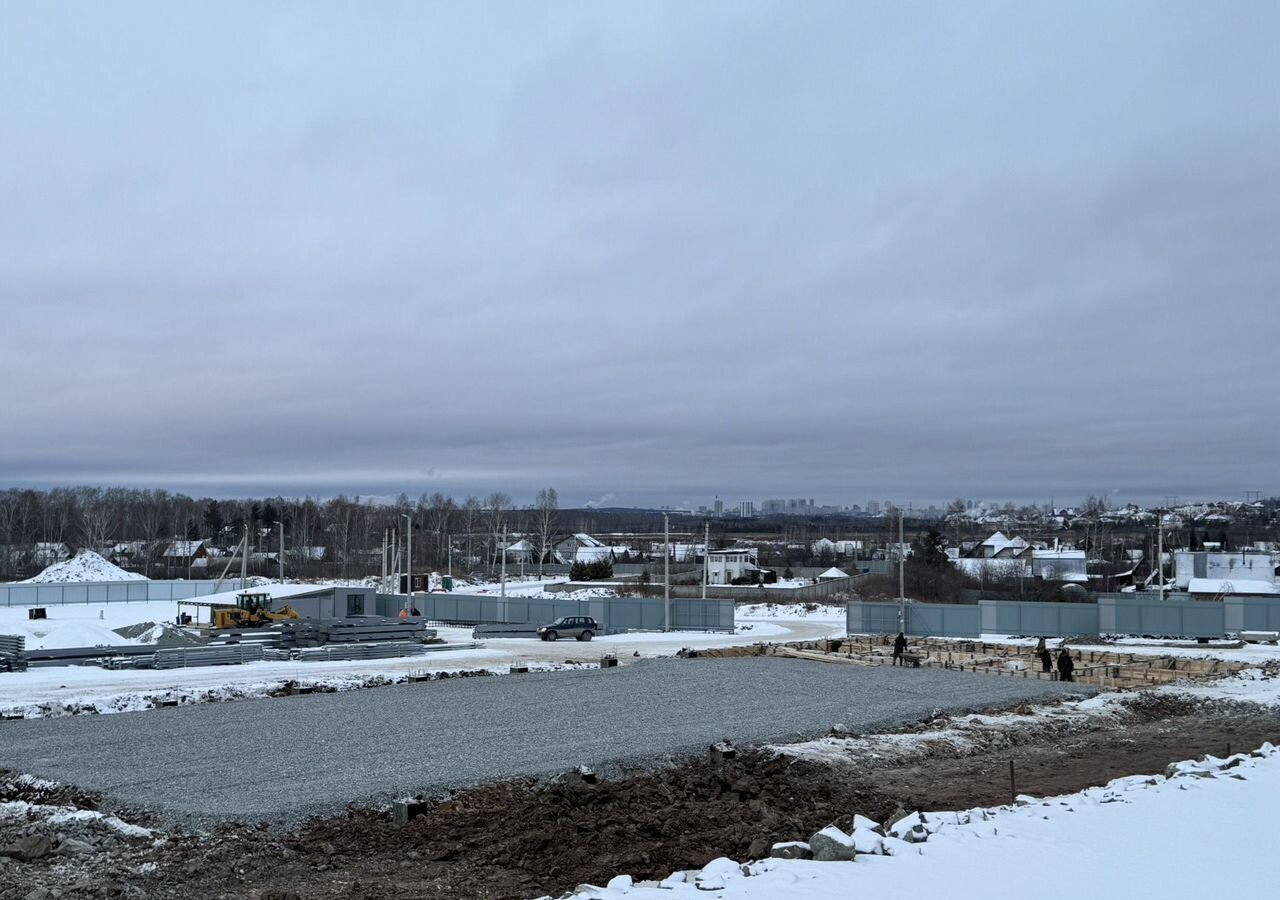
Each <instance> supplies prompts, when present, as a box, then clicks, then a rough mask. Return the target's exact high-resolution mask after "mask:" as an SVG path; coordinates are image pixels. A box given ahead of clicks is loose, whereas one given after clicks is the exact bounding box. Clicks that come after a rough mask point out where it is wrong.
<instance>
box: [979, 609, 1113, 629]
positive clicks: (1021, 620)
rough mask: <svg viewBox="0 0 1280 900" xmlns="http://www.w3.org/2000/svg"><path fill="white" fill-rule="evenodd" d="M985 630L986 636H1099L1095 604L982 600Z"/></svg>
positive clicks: (983, 627) (983, 626)
mask: <svg viewBox="0 0 1280 900" xmlns="http://www.w3.org/2000/svg"><path fill="white" fill-rule="evenodd" d="M979 606H980V608H981V610H982V613H981V615H982V631H983V632H984V633H986V634H1020V635H1021V634H1032V635H1039V636H1043V637H1071V636H1073V635H1078V634H1097V633H1098V631H1099V627H1098V606H1097V604H1095V603H1040V602H1035V601H1017V600H983V601H982V602H981V603H980V604H979Z"/></svg>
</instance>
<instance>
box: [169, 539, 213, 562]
mask: <svg viewBox="0 0 1280 900" xmlns="http://www.w3.org/2000/svg"><path fill="white" fill-rule="evenodd" d="M162 559H163V562H164V565H166V566H178V567H184V568H185V567H190V568H192V569H202V568H205V567H206V566H208V565H209V548H208V547H207V546H206V545H205V542H204V541H174V542H173V543H171V544H169V546H167V547H165V548H164V554H163V556H162Z"/></svg>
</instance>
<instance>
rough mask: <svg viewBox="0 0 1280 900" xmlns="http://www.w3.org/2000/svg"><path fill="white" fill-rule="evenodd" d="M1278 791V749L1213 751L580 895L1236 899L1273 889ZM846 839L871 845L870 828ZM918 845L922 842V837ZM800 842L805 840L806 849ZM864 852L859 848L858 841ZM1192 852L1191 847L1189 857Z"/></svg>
mask: <svg viewBox="0 0 1280 900" xmlns="http://www.w3.org/2000/svg"><path fill="white" fill-rule="evenodd" d="M1276 797H1280V750H1278V749H1277V748H1275V747H1273V746H1271V745H1270V744H1264V745H1263V746H1262V747H1261V748H1260V749H1258V750H1256V751H1254V752H1253V753H1252V754H1236V755H1235V756H1232V757H1230V758H1228V759H1217V758H1214V757H1205V758H1204V759H1203V760H1202V761H1186V762H1182V763H1176V764H1174V765H1171V766H1170V767H1169V768H1168V770H1167V771H1166V773H1165V774H1163V775H1148V776H1143V775H1138V776H1130V777H1127V778H1118V779H1115V780H1114V781H1111V782H1109V783H1108V784H1107V785H1105V786H1103V787H1094V788H1088V789H1086V790H1084V791H1080V792H1079V793H1075V794H1067V795H1063V796H1059V797H1049V798H1044V799H1036V798H1032V797H1026V796H1020V797H1018V802H1017V804H1016V805H1010V806H1001V807H994V808H990V809H974V810H966V811H962V812H931V813H923V814H915V813H913V814H912V815H911V816H908V817H907V819H905V820H902V821H900V822H898V823H893V824H892V825H890V826H889V828H888V829H885V831H886V833H887V835H888V836H887V837H885V838H884V840H883V842H882V846H881V848H880V850H881V852H880V853H876V852H875V850H874V847H873V846H872V845H871V844H870V843H866V845H867V846H872V852H868V853H859V854H856V856H855V858H854V859H852V860H849V861H839V862H815V861H813V860H804V859H765V860H759V861H753V862H748V863H745V864H743V863H738V862H736V861H734V860H730V859H726V858H721V859H717V860H713V861H712V862H711V863H708V864H707V865H706V866H704V867H703V868H702V869H699V870H691V871H686V872H675V873H673V874H672V875H671V876H670V877H668V878H666V879H664V880H663V881H662V882H660V883H657V882H643V883H636V882H634V881H633V880H632V879H631V877H630V876H627V875H620V876H618V877H616V878H614V879H612V880H611V881H609V883H608V884H607V885H606V886H604V887H595V886H591V885H583V886H581V887H579V888H578V890H577V891H575V892H574V893H573V894H572V895H571V896H572V897H573V898H574V900H623V898H626V900H670V898H673V897H707V896H708V893H707V892H708V891H713V892H714V894H712V896H715V897H718V898H721V900H766V898H769V900H774V898H797V900H798V898H805V900H844V898H848V897H852V896H876V897H889V896H897V895H901V894H905V895H907V896H923V897H949V898H960V900H970V898H972V900H990V898H991V897H999V896H1005V895H1010V896H1011V895H1014V894H1022V893H1026V892H1031V893H1039V892H1044V893H1049V894H1059V893H1063V892H1064V891H1065V892H1067V893H1068V894H1069V895H1070V896H1079V897H1094V896H1132V897H1162V898H1172V900H1181V898H1188V900H1190V898H1197V900H1199V898H1205V897H1212V896H1217V895H1218V894H1220V893H1221V891H1222V889H1223V884H1224V881H1223V879H1224V878H1226V879H1228V881H1229V884H1230V891H1231V893H1232V894H1233V895H1236V896H1253V895H1258V896H1263V895H1266V894H1269V893H1271V892H1273V891H1274V882H1273V875H1272V874H1271V872H1270V865H1269V861H1270V859H1271V858H1272V856H1273V854H1274V839H1273V830H1272V828H1271V819H1272V816H1273V809H1272V807H1273V806H1274V802H1275V798H1276ZM861 824H862V825H863V827H862V828H861V829H857V828H855V830H854V834H853V835H849V834H847V833H845V832H843V831H841V830H840V829H836V828H832V829H828V831H831V832H833V833H832V834H830V835H829V836H828V839H829V840H831V841H832V842H834V843H835V844H837V845H841V844H846V843H847V844H856V843H857V840H858V835H859V834H861V835H862V838H861V839H862V840H863V841H864V842H869V835H873V834H875V832H874V831H873V830H871V829H870V826H872V825H874V824H875V823H867V822H865V821H864V822H863V823H861ZM912 841H920V842H919V843H913V842H912ZM791 847H792V848H793V849H794V847H795V845H794V844H792V845H791ZM855 850H856V848H855ZM1189 850H1190V851H1191V852H1190V854H1189Z"/></svg>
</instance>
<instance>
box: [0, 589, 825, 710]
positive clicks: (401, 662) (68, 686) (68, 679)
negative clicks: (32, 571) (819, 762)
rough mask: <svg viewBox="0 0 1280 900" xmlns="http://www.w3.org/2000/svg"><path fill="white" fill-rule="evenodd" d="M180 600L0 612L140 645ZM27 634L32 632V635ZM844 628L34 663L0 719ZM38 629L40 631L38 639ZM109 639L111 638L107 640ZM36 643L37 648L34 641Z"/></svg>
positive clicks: (60, 635) (65, 642) (769, 622)
mask: <svg viewBox="0 0 1280 900" xmlns="http://www.w3.org/2000/svg"><path fill="white" fill-rule="evenodd" d="M177 610H178V603H177V602H176V601H167V600H166V601H154V602H148V603H108V604H90V605H87V606H82V605H73V606H51V607H49V616H50V618H49V619H48V620H44V621H43V622H42V621H40V620H36V621H29V620H27V618H26V609H25V608H18V607H14V608H13V609H6V608H0V634H27V635H29V636H31V637H32V638H34V641H35V642H33V641H32V640H30V639H29V642H28V647H30V648H33V649H34V648H35V647H37V646H40V647H64V646H93V645H96V644H98V643H103V644H105V643H108V642H110V643H114V644H130V643H139V642H140V641H137V640H129V639H126V638H122V637H120V636H119V635H117V634H114V632H112V630H111V629H113V628H120V627H123V626H127V625H134V624H137V623H141V622H172V621H173V619H174V616H175V615H176V614H177ZM29 629H31V630H29ZM843 630H844V628H843V622H842V621H839V622H836V621H821V620H818V621H812V622H810V621H798V620H789V619H787V618H785V617H778V618H772V619H770V618H763V617H760V618H753V619H746V618H743V617H741V616H740V617H739V618H738V626H737V628H736V630H735V633H733V634H724V633H718V632H673V633H670V634H667V633H662V632H636V633H630V634H620V635H602V636H599V637H596V638H595V639H594V640H592V641H589V642H578V641H556V642H555V643H547V642H544V641H540V640H536V639H525V638H517V639H491V640H488V641H485V642H483V644H482V646H481V647H480V648H478V649H448V650H433V651H430V652H428V653H427V654H425V655H423V656H417V657H412V658H406V659H374V660H351V661H334V662H306V663H301V662H277V661H272V662H260V663H249V664H245V665H239V666H215V667H201V668H190V669H162V670H152V669H136V670H129V669H124V670H109V669H100V668H98V667H96V666H52V667H34V668H31V669H29V670H28V671H26V672H13V673H0V713H11V712H22V713H24V714H25V715H29V716H35V715H60V714H62V713H63V712H64V711H65V710H67V709H81V708H94V709H96V710H98V711H100V712H116V711H123V710H132V709H146V708H148V707H149V706H151V705H152V701H153V699H166V700H167V699H179V700H180V701H182V702H200V701H205V700H224V699H239V698H244V697H259V696H266V695H268V694H270V693H271V692H273V691H275V690H278V689H279V688H280V687H281V685H282V684H283V683H284V682H286V681H291V680H292V681H298V682H300V683H303V684H315V685H323V686H327V687H333V688H336V689H339V690H345V689H351V688H355V687H360V686H362V685H363V684H365V683H367V682H369V681H370V680H373V679H387V680H391V681H395V680H403V679H405V678H407V677H409V676H410V675H415V674H420V673H424V672H425V673H430V672H444V671H448V672H457V671H463V670H471V671H474V670H478V669H487V670H489V671H491V672H497V673H506V672H507V671H508V670H509V668H510V667H511V666H516V665H529V666H533V667H547V666H554V665H563V664H565V663H566V661H573V662H577V663H588V664H593V663H597V662H598V661H599V659H600V657H601V656H602V655H604V654H606V653H610V654H615V655H617V656H618V658H619V659H620V661H621V662H622V663H624V664H625V663H628V662H631V661H633V660H635V659H637V658H644V657H653V656H671V655H673V654H675V653H676V652H678V651H679V650H681V649H684V648H693V649H707V648H714V647H734V646H742V645H749V644H752V643H755V642H757V641H770V642H784V641H799V640H816V639H818V638H822V637H831V636H835V635H838V634H840V633H843ZM33 631H35V632H42V633H41V634H39V635H36V634H33ZM437 633H438V636H439V637H440V638H442V639H443V640H445V641H446V642H448V643H459V644H460V643H467V644H470V643H471V642H472V637H471V629H470V628H439V629H437ZM108 636H109V637H108ZM36 642H38V643H36Z"/></svg>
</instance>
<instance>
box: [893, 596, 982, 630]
mask: <svg viewBox="0 0 1280 900" xmlns="http://www.w3.org/2000/svg"><path fill="white" fill-rule="evenodd" d="M979 617H980V613H979V610H978V607H977V606H969V605H960V604H956V603H910V604H908V605H907V634H912V635H921V636H923V635H931V636H934V637H977V636H978V635H979V634H980V633H981V631H982V629H981V627H980V618H979Z"/></svg>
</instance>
